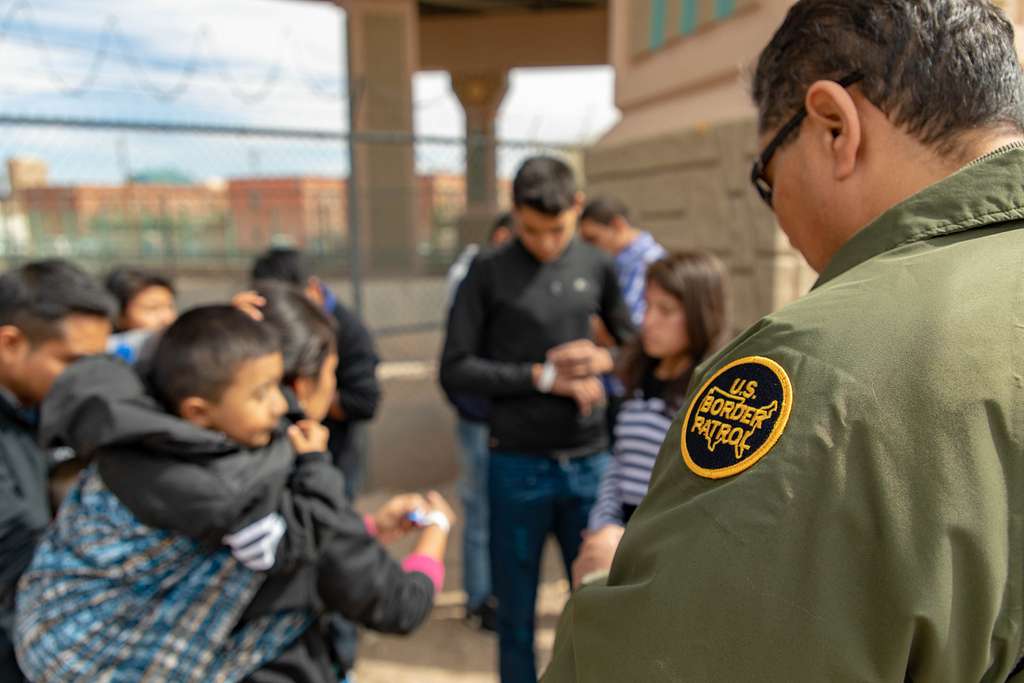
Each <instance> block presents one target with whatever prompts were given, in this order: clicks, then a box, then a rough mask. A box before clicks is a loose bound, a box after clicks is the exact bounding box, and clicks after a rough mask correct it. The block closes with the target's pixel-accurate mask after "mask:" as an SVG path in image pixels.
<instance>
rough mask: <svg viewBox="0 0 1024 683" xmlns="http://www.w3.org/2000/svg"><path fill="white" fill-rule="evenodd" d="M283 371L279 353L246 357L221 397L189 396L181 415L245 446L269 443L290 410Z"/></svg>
mask: <svg viewBox="0 0 1024 683" xmlns="http://www.w3.org/2000/svg"><path fill="white" fill-rule="evenodd" d="M283 375H284V359H283V358H282V356H281V354H280V353H271V354H267V355H266V356H260V357H258V358H253V359H251V360H247V361H245V362H244V363H242V364H241V365H240V366H238V370H236V371H235V377H234V379H233V380H232V381H231V384H230V385H229V386H228V388H227V389H225V390H224V393H223V394H222V395H221V397H220V400H218V401H216V402H214V401H205V400H204V399H200V398H187V399H185V401H184V402H183V403H182V409H181V415H182V417H183V418H185V419H186V420H188V421H189V422H192V423H193V424H197V425H199V426H200V427H206V428H207V429H213V430H216V431H218V432H222V433H224V434H225V435H226V436H227V437H228V438H230V439H232V440H234V441H237V442H238V443H240V444H242V445H243V446H247V447H249V448H259V447H261V446H266V445H267V444H268V443H270V439H271V438H272V437H273V434H274V429H275V428H276V427H277V425H278V423H279V422H280V421H281V418H282V417H283V416H284V415H285V413H287V412H288V402H287V401H286V400H285V398H284V394H282V393H281V379H282V377H283Z"/></svg>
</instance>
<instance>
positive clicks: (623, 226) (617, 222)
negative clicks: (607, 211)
mask: <svg viewBox="0 0 1024 683" xmlns="http://www.w3.org/2000/svg"><path fill="white" fill-rule="evenodd" d="M611 227H612V228H613V229H614V230H615V232H618V233H623V232H625V231H626V230H628V229H629V223H628V222H627V221H626V219H625V218H623V217H622V216H615V217H614V218H612V222H611Z"/></svg>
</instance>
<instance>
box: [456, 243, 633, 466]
mask: <svg viewBox="0 0 1024 683" xmlns="http://www.w3.org/2000/svg"><path fill="white" fill-rule="evenodd" d="M593 315H598V316H599V317H600V318H601V320H602V321H603V322H604V324H605V326H606V327H607V328H608V330H609V331H610V332H611V333H612V335H613V336H614V337H615V338H616V340H618V341H619V342H622V341H624V340H625V339H627V338H628V337H629V336H630V335H632V333H633V326H632V324H631V322H630V316H629V309H628V308H627V307H626V304H625V303H624V301H623V299H622V294H621V292H620V291H619V284H618V279H617V278H616V275H615V268H614V265H613V264H612V262H611V259H609V258H608V257H607V256H606V255H605V254H603V253H602V252H600V251H598V250H597V249H595V248H594V247H591V246H590V245H588V244H585V243H584V242H582V241H580V240H579V239H574V240H573V241H572V242H571V243H570V244H569V246H568V247H567V248H566V250H565V252H563V253H562V255H561V256H560V257H559V258H558V259H557V260H555V261H553V262H550V263H541V262H540V261H538V260H537V259H536V258H534V257H533V256H532V255H531V254H530V252H528V251H527V250H526V248H525V247H524V246H523V245H522V243H521V242H520V241H519V240H515V241H514V242H512V243H510V244H509V245H507V246H506V247H504V248H502V249H500V250H498V251H496V252H494V253H491V254H486V255H481V256H480V257H478V258H477V259H476V260H475V261H474V262H473V266H472V267H471V268H470V271H469V274H468V275H467V276H466V279H465V281H464V282H463V283H462V286H461V287H459V291H458V294H457V295H456V297H455V303H454V304H453V306H452V310H451V314H450V315H449V318H448V336H447V339H446V340H445V347H444V353H443V354H442V357H441V383H442V385H444V387H445V388H446V389H447V390H449V391H454V392H474V393H476V394H480V395H486V396H489V397H491V399H492V400H493V402H494V408H493V412H492V413H491V419H490V426H491V445H492V447H493V448H495V449H497V450H504V451H517V452H525V453H533V454H538V455H565V456H569V457H573V456H578V455H585V454H589V453H594V452H597V451H600V450H602V449H604V448H606V447H607V445H608V435H607V432H606V425H605V418H604V410H603V409H602V408H595V409H594V411H593V412H591V414H590V415H588V416H586V417H584V416H583V415H581V414H580V412H579V410H578V408H577V406H576V403H575V401H573V400H572V399H569V398H564V397H560V396H552V395H547V394H542V393H540V392H539V391H537V389H536V387H534V384H533V369H532V368H533V365H534V364H535V363H543V362H544V361H545V357H546V354H547V352H548V350H550V349H552V348H554V347H555V346H558V345H560V344H564V343H566V342H570V341H574V340H577V339H588V338H590V337H591V325H590V319H591V316H593Z"/></svg>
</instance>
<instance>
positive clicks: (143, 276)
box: [104, 267, 175, 314]
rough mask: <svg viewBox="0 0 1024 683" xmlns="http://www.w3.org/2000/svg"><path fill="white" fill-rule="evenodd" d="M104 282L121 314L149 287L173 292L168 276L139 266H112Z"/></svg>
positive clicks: (172, 284)
mask: <svg viewBox="0 0 1024 683" xmlns="http://www.w3.org/2000/svg"><path fill="white" fill-rule="evenodd" d="M104 284H106V287H107V291H108V292H110V294H111V295H112V296H113V297H114V299H115V300H116V301H117V304H118V306H119V307H120V311H121V313H122V314H123V313H124V312H125V311H126V310H127V309H128V305H129V304H131V302H132V299H134V298H135V297H137V296H138V295H139V294H141V293H142V291H143V290H145V289H149V288H150V287H163V288H164V289H166V290H168V291H169V292H170V293H171V295H172V296H173V295H174V294H175V291H174V283H173V282H171V280H170V278H167V277H164V276H163V275H160V274H159V273H154V272H152V271H148V270H142V269H141V268H127V267H120V268H114V269H113V270H111V271H110V273H109V274H108V275H107V279H106V281H105V283H104Z"/></svg>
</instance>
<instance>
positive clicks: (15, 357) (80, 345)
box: [0, 313, 110, 407]
mask: <svg viewBox="0 0 1024 683" xmlns="http://www.w3.org/2000/svg"><path fill="white" fill-rule="evenodd" d="M109 336H110V321H108V320H107V319H106V318H104V317H102V316H98V315H87V314H84V313H72V314H71V315H69V316H68V317H66V318H64V319H63V320H62V321H61V323H60V334H59V335H57V336H55V337H52V338H50V339H45V340H43V341H39V342H36V343H32V342H31V341H30V340H29V339H28V337H26V336H25V334H24V332H22V331H21V330H20V329H19V328H17V327H14V326H13V325H4V326H0V377H2V378H3V383H4V386H5V387H6V388H7V389H8V390H9V391H11V392H12V393H13V394H14V395H15V397H17V399H18V401H19V402H20V403H21V404H22V405H24V406H26V407H31V406H36V405H38V404H39V403H41V402H42V400H43V399H44V398H46V395H47V394H48V393H50V388H51V387H52V386H53V383H54V382H56V381H57V377H59V376H60V374H61V373H62V372H64V369H65V368H67V366H68V365H70V364H71V363H73V362H74V361H76V360H78V359H79V358H82V357H84V356H92V355H95V354H98V353H103V352H104V351H106V349H107V338H108V337H109Z"/></svg>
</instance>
